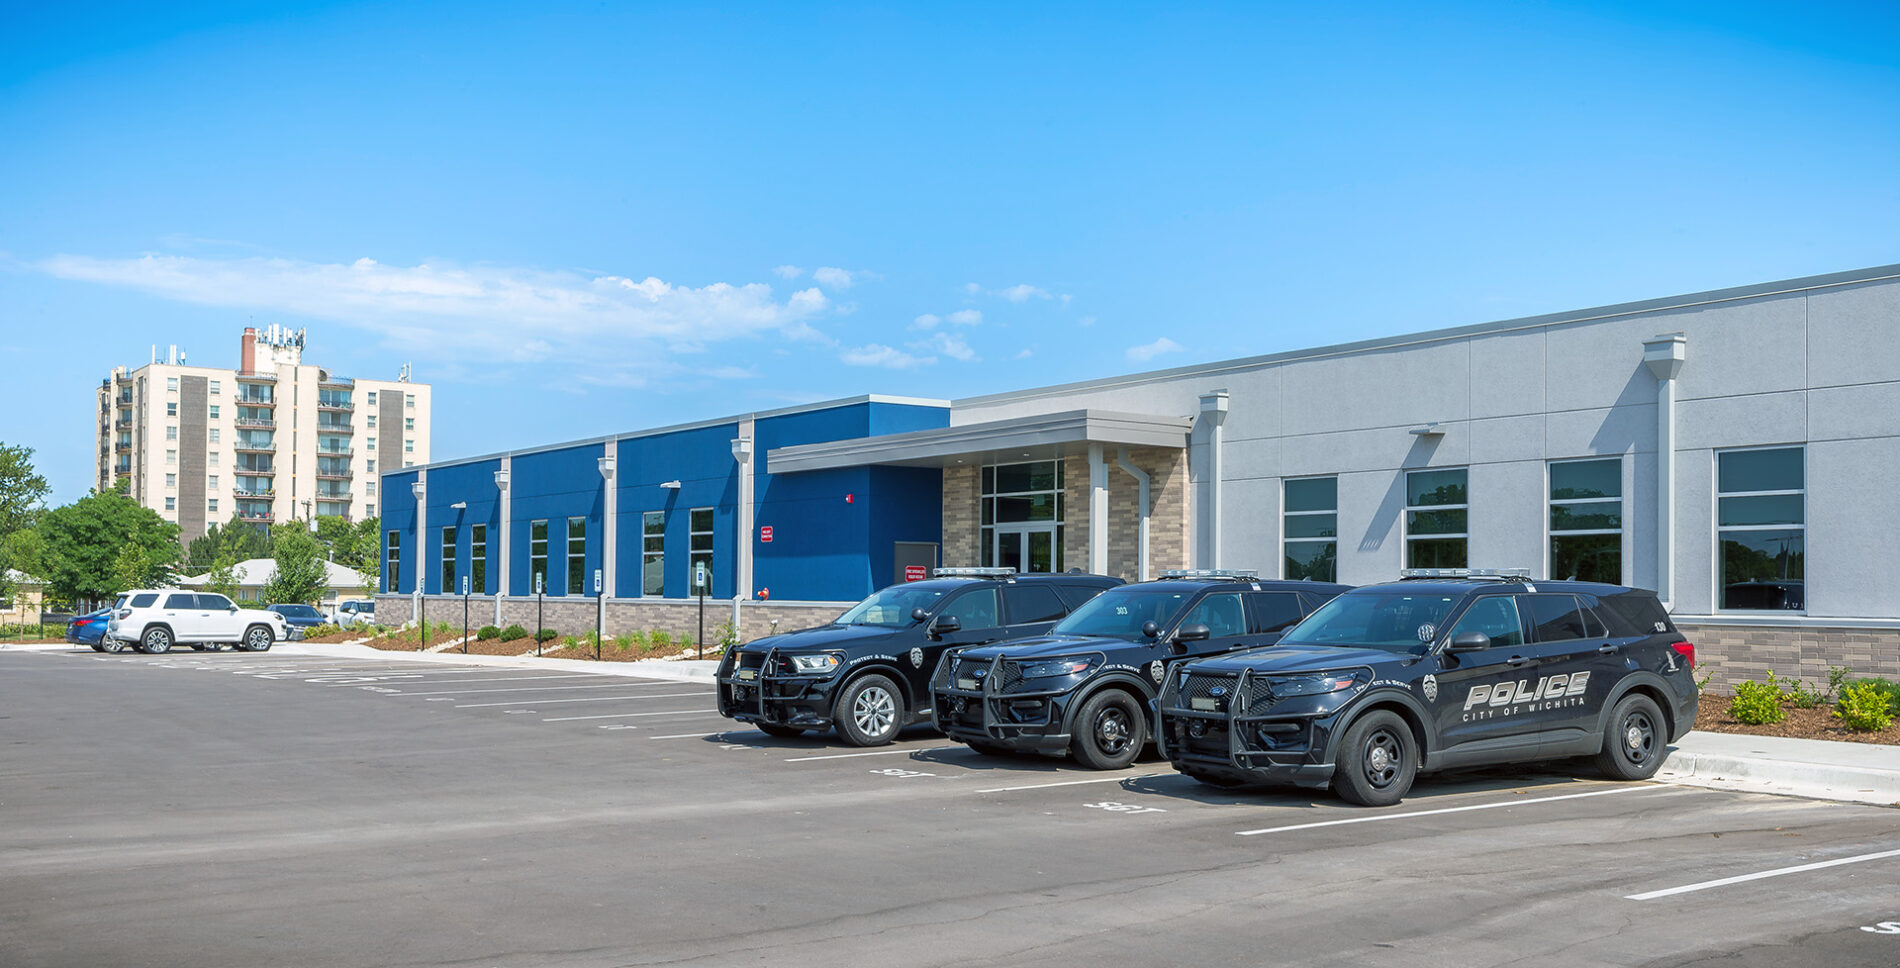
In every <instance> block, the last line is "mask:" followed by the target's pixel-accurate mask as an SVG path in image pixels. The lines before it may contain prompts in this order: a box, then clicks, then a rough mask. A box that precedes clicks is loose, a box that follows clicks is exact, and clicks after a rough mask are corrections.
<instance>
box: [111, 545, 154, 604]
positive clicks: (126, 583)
mask: <svg viewBox="0 0 1900 968" xmlns="http://www.w3.org/2000/svg"><path fill="white" fill-rule="evenodd" d="M151 571H152V566H151V562H150V561H148V560H147V559H146V557H145V549H144V548H141V547H139V546H138V545H136V544H129V543H128V544H123V545H120V546H119V553H118V554H117V555H115V556H113V558H112V583H113V585H115V586H117V587H116V588H114V589H113V590H114V591H120V592H126V591H131V590H132V589H134V588H144V587H145V584H146V582H145V579H146V577H147V576H148V575H150V574H151Z"/></svg>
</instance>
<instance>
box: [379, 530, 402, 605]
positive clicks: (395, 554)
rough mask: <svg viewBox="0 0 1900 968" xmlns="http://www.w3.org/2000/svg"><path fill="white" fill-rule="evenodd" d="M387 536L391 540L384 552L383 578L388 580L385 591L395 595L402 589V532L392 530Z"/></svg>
mask: <svg viewBox="0 0 1900 968" xmlns="http://www.w3.org/2000/svg"><path fill="white" fill-rule="evenodd" d="M386 534H387V536H388V538H389V540H388V543H387V546H386V547H385V549H384V551H383V576H384V577H385V578H386V579H388V581H387V582H386V583H385V584H386V585H387V588H386V589H385V590H386V591H388V592H390V593H392V594H393V593H395V592H397V591H398V590H400V589H401V587H402V532H401V531H397V530H394V529H391V530H389V531H387V532H386Z"/></svg>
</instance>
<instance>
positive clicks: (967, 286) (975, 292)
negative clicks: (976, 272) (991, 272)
mask: <svg viewBox="0 0 1900 968" xmlns="http://www.w3.org/2000/svg"><path fill="white" fill-rule="evenodd" d="M963 291H964V292H966V293H969V294H970V295H972V296H981V295H983V287H982V286H979V285H977V284H976V283H974V282H966V283H964V284H963Z"/></svg>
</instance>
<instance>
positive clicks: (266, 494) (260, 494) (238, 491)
mask: <svg viewBox="0 0 1900 968" xmlns="http://www.w3.org/2000/svg"><path fill="white" fill-rule="evenodd" d="M231 496H232V497H240V498H243V497H248V498H256V499H258V500H264V501H268V500H270V499H272V498H274V497H276V496H277V492H276V491H274V490H270V491H247V490H245V489H243V488H241V487H234V488H232V489H231Z"/></svg>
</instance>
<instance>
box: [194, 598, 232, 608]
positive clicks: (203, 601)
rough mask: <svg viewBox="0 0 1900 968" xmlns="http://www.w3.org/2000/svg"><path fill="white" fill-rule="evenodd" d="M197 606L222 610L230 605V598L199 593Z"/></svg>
mask: <svg viewBox="0 0 1900 968" xmlns="http://www.w3.org/2000/svg"><path fill="white" fill-rule="evenodd" d="M198 607H199V608H212V609H218V610H220V611H222V610H225V609H228V608H230V607H231V600H230V599H228V598H226V597H224V596H223V595H200V596H198Z"/></svg>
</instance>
